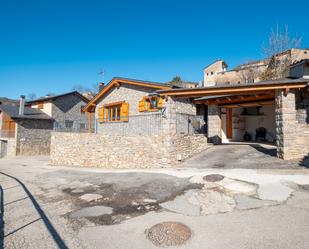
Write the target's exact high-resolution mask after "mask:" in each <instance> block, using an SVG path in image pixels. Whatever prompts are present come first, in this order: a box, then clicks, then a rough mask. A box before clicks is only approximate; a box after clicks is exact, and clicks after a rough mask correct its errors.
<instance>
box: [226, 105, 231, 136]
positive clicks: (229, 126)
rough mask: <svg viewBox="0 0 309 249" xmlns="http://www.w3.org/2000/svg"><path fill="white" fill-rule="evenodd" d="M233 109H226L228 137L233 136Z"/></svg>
mask: <svg viewBox="0 0 309 249" xmlns="http://www.w3.org/2000/svg"><path fill="white" fill-rule="evenodd" d="M232 110H233V109H232V108H227V109H226V137H227V138H228V139H232V138H233V111H232Z"/></svg>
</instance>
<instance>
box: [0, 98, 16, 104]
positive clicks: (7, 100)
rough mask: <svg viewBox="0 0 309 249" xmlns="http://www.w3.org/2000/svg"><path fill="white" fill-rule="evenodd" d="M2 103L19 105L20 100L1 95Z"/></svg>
mask: <svg viewBox="0 0 309 249" xmlns="http://www.w3.org/2000/svg"><path fill="white" fill-rule="evenodd" d="M0 103H2V104H4V105H18V103H19V101H18V100H15V99H9V98H6V97H0Z"/></svg>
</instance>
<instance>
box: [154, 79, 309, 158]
mask: <svg viewBox="0 0 309 249" xmlns="http://www.w3.org/2000/svg"><path fill="white" fill-rule="evenodd" d="M308 82H309V80H308V79H304V78H300V79H291V78H284V79H279V80H272V81H265V82H259V83H254V84H229V85H216V86H213V87H204V88H195V89H172V90H167V91H159V93H160V94H161V95H163V96H164V95H166V96H169V97H172V98H178V97H190V98H192V100H193V103H194V104H196V105H197V106H202V107H203V108H200V109H202V110H205V113H206V117H207V118H206V119H207V120H206V122H207V135H208V139H209V141H210V142H212V143H214V144H222V143H228V142H243V141H247V142H250V141H252V142H253V141H256V140H257V141H259V142H268V143H273V144H275V145H276V147H277V156H278V157H280V158H283V159H302V158H304V157H306V156H308V151H309V125H308V122H309V121H308V120H309V118H308V106H306V104H304V103H306V101H308V100H309V96H308ZM306 115H307V116H306Z"/></svg>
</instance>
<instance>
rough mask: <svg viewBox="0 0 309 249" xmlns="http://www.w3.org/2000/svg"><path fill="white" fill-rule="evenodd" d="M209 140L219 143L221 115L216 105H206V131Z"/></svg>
mask: <svg viewBox="0 0 309 249" xmlns="http://www.w3.org/2000/svg"><path fill="white" fill-rule="evenodd" d="M207 135H208V138H209V142H211V143H214V144H220V143H221V117H220V107H218V106H216V105H209V106H208V132H207Z"/></svg>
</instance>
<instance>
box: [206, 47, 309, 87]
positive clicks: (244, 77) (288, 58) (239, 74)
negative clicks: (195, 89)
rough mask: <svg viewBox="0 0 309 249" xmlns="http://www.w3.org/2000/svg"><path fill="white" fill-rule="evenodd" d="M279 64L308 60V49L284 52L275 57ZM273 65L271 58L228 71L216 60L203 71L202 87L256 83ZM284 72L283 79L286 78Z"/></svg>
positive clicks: (226, 66) (294, 49) (223, 62)
mask: <svg viewBox="0 0 309 249" xmlns="http://www.w3.org/2000/svg"><path fill="white" fill-rule="evenodd" d="M275 57H276V59H277V60H278V61H279V62H282V63H286V62H288V63H289V64H291V65H292V64H295V63H297V62H299V61H301V60H304V59H309V49H296V48H292V49H289V50H287V51H285V52H282V53H280V54H277V55H275ZM277 66H278V65H273V60H272V58H266V59H262V60H258V61H252V62H249V63H245V64H241V65H238V66H236V67H235V68H234V69H232V70H228V65H227V63H226V62H225V61H223V60H217V61H215V62H214V63H212V64H210V65H209V66H207V67H206V68H205V69H204V83H203V85H204V86H214V85H219V84H232V83H239V84H240V83H256V82H259V81H261V80H262V78H261V75H262V73H264V72H265V70H267V69H268V68H271V67H277ZM288 74H289V72H286V75H284V77H286V76H288Z"/></svg>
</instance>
